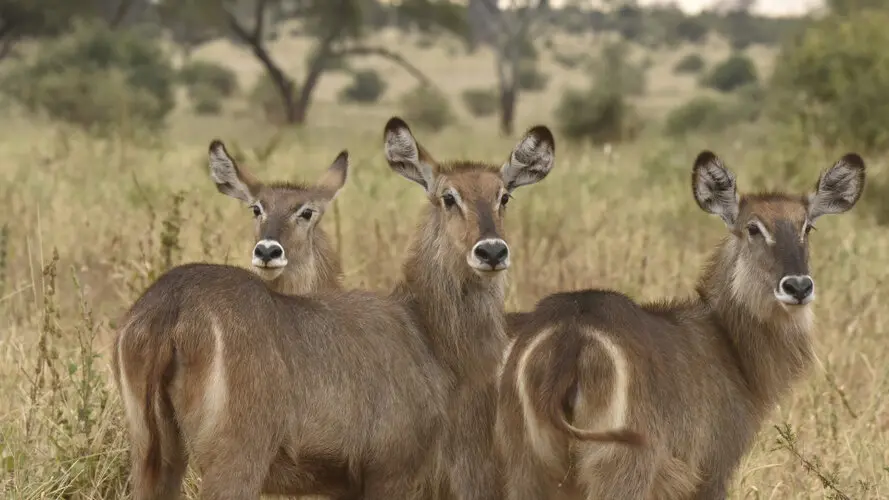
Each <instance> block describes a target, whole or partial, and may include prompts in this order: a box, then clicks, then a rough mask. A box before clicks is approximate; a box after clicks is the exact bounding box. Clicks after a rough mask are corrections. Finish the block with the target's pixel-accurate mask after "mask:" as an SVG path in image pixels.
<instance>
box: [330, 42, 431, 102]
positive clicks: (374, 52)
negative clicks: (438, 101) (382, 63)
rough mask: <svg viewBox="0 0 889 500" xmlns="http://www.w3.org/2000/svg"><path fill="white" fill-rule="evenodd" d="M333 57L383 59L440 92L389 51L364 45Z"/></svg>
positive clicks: (421, 73) (340, 52)
mask: <svg viewBox="0 0 889 500" xmlns="http://www.w3.org/2000/svg"><path fill="white" fill-rule="evenodd" d="M332 55H333V56H336V57H346V56H379V57H382V58H384V59H388V60H390V61H392V62H394V63H395V64H397V65H399V66H401V67H402V68H403V69H404V70H405V71H407V72H408V73H410V74H411V76H413V77H414V78H416V79H417V80H418V81H419V82H420V83H421V84H423V85H425V86H428V87H432V88H433V89H435V90H438V91H440V90H441V89H439V88H438V86H437V85H435V83H433V82H432V80H430V79H429V77H427V76H426V74H425V73H423V72H422V71H421V70H420V69H419V68H417V67H416V66H414V65H413V64H411V63H410V61H408V60H407V59H405V58H404V57H402V56H401V55H400V54H397V53H395V52H392V51H391V50H389V49H386V48H383V47H369V46H366V45H358V46H352V47H347V48H344V49H340V50H338V51H335V52H333V53H332Z"/></svg>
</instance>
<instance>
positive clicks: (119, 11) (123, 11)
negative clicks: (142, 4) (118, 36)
mask: <svg viewBox="0 0 889 500" xmlns="http://www.w3.org/2000/svg"><path fill="white" fill-rule="evenodd" d="M134 3H135V0H120V3H119V4H117V8H116V9H114V15H112V16H111V19H109V20H108V27H109V28H111V29H116V28H117V27H118V26H120V24H121V23H122V22H123V20H124V19H125V18H126V17H127V14H128V13H129V12H130V9H132V8H133V4H134Z"/></svg>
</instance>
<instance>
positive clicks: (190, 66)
mask: <svg viewBox="0 0 889 500" xmlns="http://www.w3.org/2000/svg"><path fill="white" fill-rule="evenodd" d="M179 81H181V82H182V83H183V84H185V85H186V86H187V87H189V89H191V88H192V87H197V86H200V87H212V88H213V89H215V90H216V91H217V93H218V94H220V95H221V96H223V97H230V96H232V95H233V94H234V93H235V92H237V90H238V76H237V75H236V74H235V72H234V71H232V70H231V69H229V68H227V67H225V66H223V65H221V64H217V63H214V62H210V61H190V62H188V63H186V64H184V65H183V66H182V68H181V69H180V70H179Z"/></svg>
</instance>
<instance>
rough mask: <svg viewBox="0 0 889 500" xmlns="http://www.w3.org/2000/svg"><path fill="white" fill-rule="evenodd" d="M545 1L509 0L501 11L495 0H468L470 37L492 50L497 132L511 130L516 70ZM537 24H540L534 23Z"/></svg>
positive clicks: (517, 89)
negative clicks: (498, 130)
mask: <svg viewBox="0 0 889 500" xmlns="http://www.w3.org/2000/svg"><path fill="white" fill-rule="evenodd" d="M548 6H549V2H547V1H545V0H528V1H525V2H520V1H519V0H513V1H512V5H511V8H510V9H507V10H501V9H500V7H499V6H498V1H497V0H469V12H468V17H469V19H470V22H471V27H472V29H473V35H472V39H473V40H474V41H476V42H478V43H481V44H484V45H487V46H489V47H490V48H491V50H493V51H494V70H495V72H496V75H497V91H498V94H499V96H500V131H501V132H502V133H503V134H505V135H511V134H512V133H513V127H514V125H515V110H516V104H517V102H518V95H519V91H520V90H521V89H520V87H519V71H520V69H521V64H522V62H523V59H525V57H526V56H527V55H528V54H527V53H526V50H525V49H526V48H527V47H528V44H529V43H530V42H529V40H531V39H532V37H533V33H532V28H533V27H534V23H535V21H536V20H538V19H539V18H540V17H541V16H540V13H541V12H543V11H546V10H547V8H548ZM537 24H538V25H539V24H540V23H537Z"/></svg>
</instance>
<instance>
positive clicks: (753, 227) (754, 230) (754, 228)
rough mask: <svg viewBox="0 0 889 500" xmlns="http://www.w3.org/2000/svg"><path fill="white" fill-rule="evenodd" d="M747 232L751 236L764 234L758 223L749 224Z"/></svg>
mask: <svg viewBox="0 0 889 500" xmlns="http://www.w3.org/2000/svg"><path fill="white" fill-rule="evenodd" d="M747 234H749V235H750V236H756V235H758V234H762V232H761V231H760V230H759V226H758V225H757V224H750V225H749V226H747Z"/></svg>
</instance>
